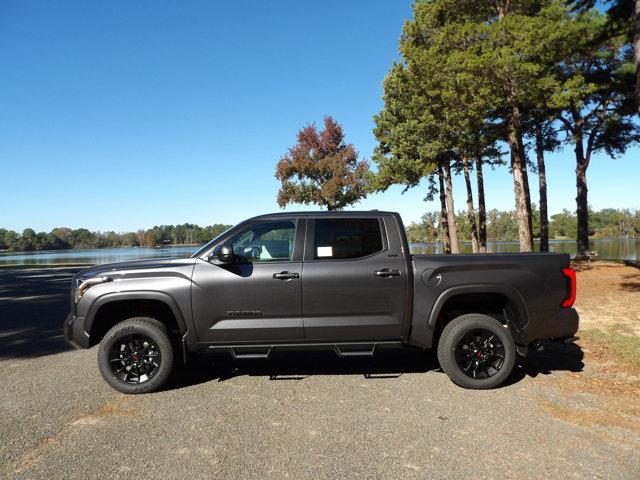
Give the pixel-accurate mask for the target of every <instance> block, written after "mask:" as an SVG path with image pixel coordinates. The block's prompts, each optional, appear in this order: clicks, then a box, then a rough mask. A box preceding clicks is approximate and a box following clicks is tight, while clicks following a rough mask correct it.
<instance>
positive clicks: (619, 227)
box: [407, 208, 640, 243]
mask: <svg viewBox="0 0 640 480" xmlns="http://www.w3.org/2000/svg"><path fill="white" fill-rule="evenodd" d="M533 218H534V222H533V227H534V231H535V232H538V231H539V228H540V211H539V210H538V209H536V208H534V209H533ZM439 220H440V216H439V213H437V212H428V213H425V214H424V215H423V216H422V218H421V220H420V222H418V223H411V224H410V225H409V226H408V228H407V233H408V237H409V241H410V242H421V243H432V242H435V241H436V240H437V238H438V225H439ZM589 222H590V225H592V227H593V230H592V231H591V235H592V236H593V237H595V238H618V237H638V236H640V210H629V209H622V210H618V209H614V208H605V209H602V210H599V211H593V210H589ZM456 226H457V227H458V235H459V237H460V240H465V241H468V240H471V226H470V224H469V218H468V216H467V215H466V212H458V215H457V217H456ZM577 229H578V221H577V219H576V215H575V214H574V213H572V212H569V211H567V210H563V211H562V212H561V213H558V214H555V215H552V216H551V221H550V224H549V237H550V238H555V239H568V238H574V237H575V235H576V232H577ZM536 236H537V235H536ZM487 238H488V239H489V240H494V241H496V240H498V241H501V240H517V239H518V219H517V217H516V213H515V211H513V210H511V211H502V210H497V209H493V210H489V211H488V212H487Z"/></svg>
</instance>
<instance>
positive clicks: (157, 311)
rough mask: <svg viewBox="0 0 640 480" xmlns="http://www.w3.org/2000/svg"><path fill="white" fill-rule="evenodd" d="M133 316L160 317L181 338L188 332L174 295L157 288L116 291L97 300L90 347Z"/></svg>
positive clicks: (89, 318) (88, 323) (89, 325)
mask: <svg viewBox="0 0 640 480" xmlns="http://www.w3.org/2000/svg"><path fill="white" fill-rule="evenodd" d="M130 316H150V317H153V318H157V317H158V318H157V320H160V321H161V322H163V323H164V324H165V325H167V327H168V328H169V330H170V333H172V334H174V335H177V336H179V337H180V338H182V337H184V335H185V334H186V333H187V324H186V322H185V319H184V316H183V315H182V312H181V311H180V309H179V308H178V305H177V304H176V302H175V300H174V299H173V298H172V297H171V296H170V295H168V294H166V293H164V292H156V291H130V292H114V293H107V294H105V295H102V296H100V297H98V298H97V299H95V300H94V301H93V303H92V304H91V307H90V308H89V311H88V312H87V315H86V320H85V330H86V332H87V333H88V334H89V346H90V347H91V346H93V345H96V344H97V343H99V342H100V340H101V339H102V337H103V336H104V334H105V333H106V332H107V330H108V329H109V328H111V327H112V326H113V325H115V324H117V323H119V322H121V321H123V320H126V318H128V317H130Z"/></svg>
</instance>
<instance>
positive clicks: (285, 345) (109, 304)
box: [64, 211, 578, 393]
mask: <svg viewBox="0 0 640 480" xmlns="http://www.w3.org/2000/svg"><path fill="white" fill-rule="evenodd" d="M575 293H576V279H575V274H574V271H573V270H572V269H571V268H570V267H569V256H568V255H564V254H553V253H534V254H482V255H411V254H410V253H409V245H408V243H407V238H406V234H405V229H404V226H403V224H402V220H401V218H400V216H399V215H398V214H397V213H392V212H379V211H369V212H317V213H316V212H300V213H276V214H270V215H262V216H259V217H255V218H251V219H249V220H246V221H244V222H242V223H240V224H239V225H237V226H235V227H233V228H231V229H229V230H227V231H226V232H224V233H222V234H221V235H220V236H218V237H217V238H215V239H213V240H211V241H210V242H209V243H208V244H206V245H205V246H204V247H202V248H201V249H200V250H199V251H198V252H196V253H195V254H194V255H192V256H191V257H189V258H180V259H160V260H158V259H153V260H145V261H135V262H125V263H113V264H107V265H99V266H95V267H91V268H88V269H86V270H83V271H81V272H79V273H78V274H77V275H76V276H75V277H74V278H73V284H72V290H71V309H72V311H71V313H70V314H69V316H68V318H67V319H66V320H65V323H64V331H65V336H66V337H67V339H68V340H69V341H70V342H71V343H72V344H73V345H75V346H77V347H80V348H89V347H92V346H94V345H97V344H99V347H98V365H99V368H100V372H101V373H102V376H103V377H104V379H105V380H106V381H107V382H108V383H109V384H110V385H111V386H112V387H113V388H115V389H117V390H119V391H121V392H125V393H145V392H151V391H154V390H157V389H159V388H161V387H162V385H163V384H164V383H165V382H166V381H167V379H168V378H169V376H170V374H171V371H172V370H173V367H174V366H175V365H176V364H178V363H180V362H186V361H187V358H188V355H189V354H192V353H195V352H198V351H204V350H208V351H216V352H227V353H229V354H231V355H232V356H233V357H235V358H255V359H263V358H268V357H269V355H270V353H271V352H273V351H274V350H275V349H278V350H280V349H323V348H328V349H332V350H334V351H335V352H336V353H337V354H338V355H340V356H342V357H352V356H359V355H361V356H370V355H374V354H375V352H376V349H377V348H380V347H386V346H402V347H407V348H419V349H434V350H437V355H438V360H439V362H440V365H441V367H442V370H444V372H446V373H447V374H448V375H449V377H450V378H451V380H452V381H453V382H455V383H456V384H458V385H460V386H462V387H466V388H474V389H484V388H492V387H496V386H499V385H500V384H502V383H503V382H504V381H505V380H506V379H507V377H508V376H509V375H510V373H511V371H512V370H513V366H514V363H515V361H516V356H517V355H522V356H524V355H526V354H527V349H528V347H529V346H531V345H532V344H534V343H536V342H538V341H540V340H542V339H557V340H564V339H568V338H571V337H573V335H574V334H575V333H576V331H577V330H578V314H577V313H576V311H575V310H574V309H573V308H571V307H572V305H573V302H574V300H575Z"/></svg>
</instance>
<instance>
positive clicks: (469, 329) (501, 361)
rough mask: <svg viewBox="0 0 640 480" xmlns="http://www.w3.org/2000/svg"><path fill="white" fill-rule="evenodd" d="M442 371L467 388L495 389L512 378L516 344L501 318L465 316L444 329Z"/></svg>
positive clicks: (439, 350) (440, 343)
mask: <svg viewBox="0 0 640 480" xmlns="http://www.w3.org/2000/svg"><path fill="white" fill-rule="evenodd" d="M438 360H439V361H440V366H441V367H442V370H443V371H444V372H445V373H446V374H447V375H448V376H449V378H450V379H451V380H452V381H453V382H454V383H455V384H457V385H459V386H461V387H465V388H473V389H487V388H494V387H497V386H499V385H501V384H502V383H504V381H505V380H506V379H507V378H508V377H509V375H510V374H511V372H512V370H513V366H514V365H515V360H516V346H515V342H514V341H513V338H512V337H511V334H510V333H509V331H508V330H507V329H506V328H505V327H504V325H502V324H501V323H500V322H499V321H498V320H496V319H494V318H491V317H488V316H486V315H480V314H475V313H474V314H468V315H462V316H460V317H458V318H455V319H454V320H452V321H451V322H450V323H449V324H448V325H447V326H446V327H445V328H444V330H443V332H442V336H441V337H440V342H439V344H438Z"/></svg>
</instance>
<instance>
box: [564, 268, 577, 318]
mask: <svg viewBox="0 0 640 480" xmlns="http://www.w3.org/2000/svg"><path fill="white" fill-rule="evenodd" d="M562 273H563V274H564V276H565V277H567V279H568V280H569V284H568V287H569V288H568V289H567V297H566V298H565V299H564V301H563V302H562V306H563V307H565V308H568V307H571V306H573V304H574V303H575V301H576V272H575V270H574V269H573V268H563V269H562Z"/></svg>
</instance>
